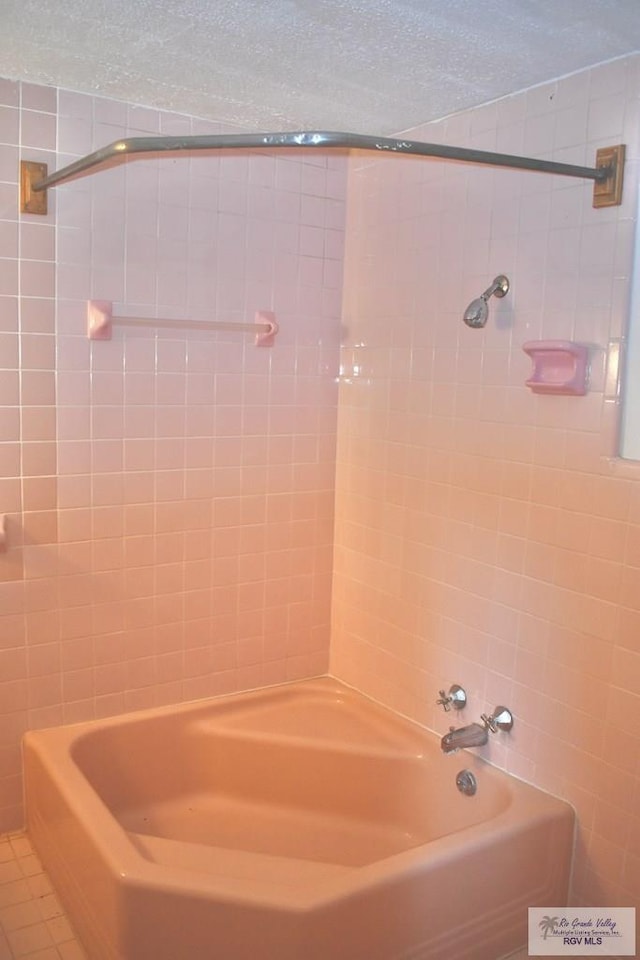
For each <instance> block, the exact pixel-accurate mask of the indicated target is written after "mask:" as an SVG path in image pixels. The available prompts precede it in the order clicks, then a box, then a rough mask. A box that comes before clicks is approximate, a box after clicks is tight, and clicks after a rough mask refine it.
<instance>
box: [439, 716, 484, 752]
mask: <svg viewBox="0 0 640 960" xmlns="http://www.w3.org/2000/svg"><path fill="white" fill-rule="evenodd" d="M488 739H489V731H488V728H487V727H483V726H481V725H480V724H479V723H470V724H468V726H466V727H458V729H457V730H456V728H455V727H450V729H449V733H445V735H444V737H443V738H442V740H441V741H440V746H441V747H442V750H443V752H444V753H453V752H454V751H455V750H462V749H463V748H464V747H483V746H484V745H485V743H486V742H487V740H488Z"/></svg>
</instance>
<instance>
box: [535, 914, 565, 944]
mask: <svg viewBox="0 0 640 960" xmlns="http://www.w3.org/2000/svg"><path fill="white" fill-rule="evenodd" d="M559 922H560V921H559V918H558V917H543V918H542V920H540V922H539V923H538V926H539V927H540V929H541V930H542V931H543V936H542V939H543V940H546V939H547V934H549V933H555V929H556V927H557V926H558V923H559Z"/></svg>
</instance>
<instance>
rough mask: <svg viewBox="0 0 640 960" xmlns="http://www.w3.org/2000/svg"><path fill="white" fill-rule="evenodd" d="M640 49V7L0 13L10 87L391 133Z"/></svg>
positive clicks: (285, 3)
mask: <svg viewBox="0 0 640 960" xmlns="http://www.w3.org/2000/svg"><path fill="white" fill-rule="evenodd" d="M638 49H640V0H224V2H223V0H0V74H2V75H3V76H7V77H12V78H15V79H26V80H30V81H33V82H38V83H50V84H55V85H58V86H62V87H66V88H68V89H71V90H78V91H83V92H88V93H98V94H102V95H104V96H109V97H115V98H118V99H123V100H128V101H132V102H135V103H143V104H148V105H151V106H158V107H164V108H168V109H177V110H179V111H181V112H184V113H191V114H194V115H196V116H201V117H211V118H215V119H221V120H227V121H232V122H235V123H239V124H241V125H242V126H244V127H249V128H252V129H265V130H266V129H271V130H276V129H283V130H284V129H303V128H307V129H313V128H315V129H325V130H348V131H353V132H361V133H377V134H390V133H396V132H400V131H402V130H406V129H409V128H410V127H412V126H415V125H417V124H419V123H422V122H425V121H427V120H430V119H435V118H437V117H442V116H445V115H447V114H449V113H453V112H455V111H457V110H461V109H463V108H466V107H470V106H474V105H476V104H478V103H483V102H486V101H487V100H492V99H495V98H496V97H500V96H504V95H505V94H508V93H513V92H514V91H516V90H521V89H523V88H524V87H529V86H532V85H534V84H536V83H541V82H544V81H545V80H551V79H553V78H554V77H558V76H562V75H563V74H566V73H571V72H573V71H575V70H579V69H582V68H584V67H587V66H590V65H592V64H595V63H599V62H602V61H604V60H609V59H611V58H613V57H617V56H621V55H623V54H626V53H630V52H632V51H634V50H638Z"/></svg>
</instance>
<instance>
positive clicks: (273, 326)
mask: <svg viewBox="0 0 640 960" xmlns="http://www.w3.org/2000/svg"><path fill="white" fill-rule="evenodd" d="M114 323H118V324H122V325H124V326H128V327H156V328H158V327H184V328H186V329H188V330H231V331H233V332H238V333H255V335H256V339H255V345H256V347H272V346H273V343H274V338H275V336H276V334H277V333H278V331H279V329H280V328H279V326H278V322H277V320H276V317H275V314H274V313H272V312H271V311H270V310H258V312H257V313H256V322H255V323H231V322H230V321H226V320H168V319H161V318H156V317H114V316H113V303H112V302H111V301H110V300H88V301H87V336H88V338H89V340H111V334H112V327H113V324H114Z"/></svg>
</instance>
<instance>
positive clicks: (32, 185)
mask: <svg viewBox="0 0 640 960" xmlns="http://www.w3.org/2000/svg"><path fill="white" fill-rule="evenodd" d="M47 172H48V169H47V165H46V163H34V162H33V161H32V160H21V161H20V213H36V214H40V215H41V216H46V214H47V191H46V190H43V189H42V187H41V186H40V184H41V183H42V181H43V180H46V178H47Z"/></svg>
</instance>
